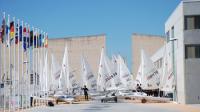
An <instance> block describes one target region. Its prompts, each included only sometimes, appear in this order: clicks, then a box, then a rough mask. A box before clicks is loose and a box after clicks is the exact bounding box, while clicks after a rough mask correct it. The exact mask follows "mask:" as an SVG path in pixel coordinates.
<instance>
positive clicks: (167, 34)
mask: <svg viewBox="0 0 200 112" xmlns="http://www.w3.org/2000/svg"><path fill="white" fill-rule="evenodd" d="M166 38H167V42H169V38H170V37H169V31H168V32H167V33H166Z"/></svg>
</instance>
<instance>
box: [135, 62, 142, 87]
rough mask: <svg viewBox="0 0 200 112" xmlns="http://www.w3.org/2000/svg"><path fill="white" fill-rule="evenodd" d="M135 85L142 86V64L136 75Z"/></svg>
mask: <svg viewBox="0 0 200 112" xmlns="http://www.w3.org/2000/svg"><path fill="white" fill-rule="evenodd" d="M136 83H137V84H142V64H140V66H139V69H138V72H137V75H136Z"/></svg>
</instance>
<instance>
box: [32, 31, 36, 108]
mask: <svg viewBox="0 0 200 112" xmlns="http://www.w3.org/2000/svg"><path fill="white" fill-rule="evenodd" d="M32 30H33V43H32V47H33V48H32V70H33V72H32V80H33V81H32V86H31V88H32V92H31V93H32V94H31V95H32V97H33V101H32V104H33V105H32V106H33V107H34V106H35V105H34V96H35V62H34V61H35V56H34V55H35V54H34V51H35V45H34V44H35V36H34V34H35V32H34V27H32Z"/></svg>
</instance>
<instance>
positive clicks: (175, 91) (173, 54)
mask: <svg viewBox="0 0 200 112" xmlns="http://www.w3.org/2000/svg"><path fill="white" fill-rule="evenodd" d="M176 40H178V39H177V38H173V39H170V40H169V41H172V66H173V74H174V81H175V88H174V95H173V101H177V99H178V97H177V75H176V65H175V64H176V62H175V47H174V41H176Z"/></svg>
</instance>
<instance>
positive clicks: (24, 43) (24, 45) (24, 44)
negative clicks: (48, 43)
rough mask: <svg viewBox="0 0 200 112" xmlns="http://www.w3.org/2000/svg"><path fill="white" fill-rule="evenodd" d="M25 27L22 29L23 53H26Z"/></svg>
mask: <svg viewBox="0 0 200 112" xmlns="http://www.w3.org/2000/svg"><path fill="white" fill-rule="evenodd" d="M26 36H27V35H26V27H24V29H23V48H24V52H25V51H26V42H27V40H26Z"/></svg>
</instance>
